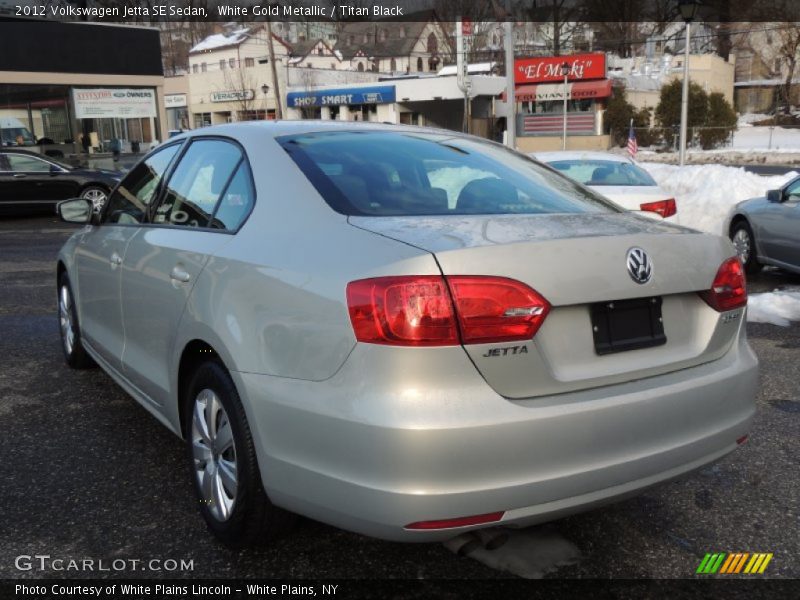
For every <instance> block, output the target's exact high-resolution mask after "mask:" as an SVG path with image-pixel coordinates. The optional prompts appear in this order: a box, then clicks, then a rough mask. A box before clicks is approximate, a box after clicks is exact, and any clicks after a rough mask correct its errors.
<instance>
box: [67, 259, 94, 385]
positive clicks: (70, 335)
mask: <svg viewBox="0 0 800 600" xmlns="http://www.w3.org/2000/svg"><path fill="white" fill-rule="evenodd" d="M58 325H59V330H60V332H61V349H62V350H63V351H64V359H65V360H66V361H67V364H68V365H69V366H70V367H72V368H73V369H87V368H89V367H92V366H94V364H95V363H94V361H93V360H92V357H91V356H89V355H88V354H86V350H84V348H83V343H82V341H81V329H80V325H79V323H78V311H77V309H76V308H75V300H74V297H73V295H72V288H71V287H70V285H69V277H67V274H66V273H62V274H61V276H60V277H59V278H58Z"/></svg>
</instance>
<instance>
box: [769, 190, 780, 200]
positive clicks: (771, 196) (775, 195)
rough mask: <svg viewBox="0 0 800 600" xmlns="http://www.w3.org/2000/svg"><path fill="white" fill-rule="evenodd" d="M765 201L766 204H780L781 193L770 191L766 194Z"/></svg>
mask: <svg viewBox="0 0 800 600" xmlns="http://www.w3.org/2000/svg"><path fill="white" fill-rule="evenodd" d="M767 201H768V202H780V201H781V191H780V190H770V191H768V192H767Z"/></svg>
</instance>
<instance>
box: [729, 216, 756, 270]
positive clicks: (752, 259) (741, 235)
mask: <svg viewBox="0 0 800 600" xmlns="http://www.w3.org/2000/svg"><path fill="white" fill-rule="evenodd" d="M731 241H732V242H733V245H734V247H735V248H736V254H737V255H738V256H739V260H741V261H742V264H743V265H744V270H745V273H747V274H748V275H755V274H756V273H758V272H759V271H760V270H761V269H762V268H763V266H764V265H762V264H761V263H759V262H758V259H757V258H756V238H755V236H753V230H752V229H750V225H748V223H747V221H738V222H737V223H735V224H734V226H733V227H732V228H731Z"/></svg>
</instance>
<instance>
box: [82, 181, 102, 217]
mask: <svg viewBox="0 0 800 600" xmlns="http://www.w3.org/2000/svg"><path fill="white" fill-rule="evenodd" d="M81 198H84V199H86V200H89V201H90V202H91V203H92V209H93V210H94V212H96V213H99V212H100V211H101V210H102V208H103V205H104V204H105V203H106V199H107V198H108V190H106V189H105V188H104V187H100V186H99V185H90V186H89V187H87V188H84V190H83V191H82V192H81Z"/></svg>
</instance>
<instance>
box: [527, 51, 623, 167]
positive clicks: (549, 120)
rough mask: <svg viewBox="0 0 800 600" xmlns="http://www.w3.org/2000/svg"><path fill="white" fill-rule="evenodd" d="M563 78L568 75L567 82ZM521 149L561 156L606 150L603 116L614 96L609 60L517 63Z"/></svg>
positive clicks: (556, 58)
mask: <svg viewBox="0 0 800 600" xmlns="http://www.w3.org/2000/svg"><path fill="white" fill-rule="evenodd" d="M564 72H566V82H565V76H564ZM514 81H515V100H516V103H517V111H516V113H517V117H516V119H517V121H516V127H517V147H518V148H519V149H520V150H522V151H528V152H532V151H536V150H540V151H541V150H557V149H559V150H560V149H561V148H562V144H563V138H564V124H565V115H564V100H565V98H566V108H567V110H566V145H567V148H568V149H570V150H574V149H581V150H584V149H586V150H588V149H602V150H605V149H607V148H608V143H609V140H608V136H606V135H603V113H604V111H605V107H606V103H607V101H608V98H609V97H610V96H611V81H610V80H609V79H608V78H607V77H606V57H605V54H601V53H595V54H577V55H572V56H549V57H537V58H523V59H518V60H516V61H515V63H514Z"/></svg>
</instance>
